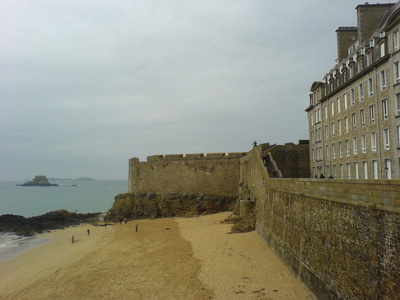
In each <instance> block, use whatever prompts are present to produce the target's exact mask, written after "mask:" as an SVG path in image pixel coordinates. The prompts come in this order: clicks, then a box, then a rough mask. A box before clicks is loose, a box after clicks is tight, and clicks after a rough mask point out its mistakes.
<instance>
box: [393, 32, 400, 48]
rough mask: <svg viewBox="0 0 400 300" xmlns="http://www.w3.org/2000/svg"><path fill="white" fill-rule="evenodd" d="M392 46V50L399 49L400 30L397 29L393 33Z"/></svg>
mask: <svg viewBox="0 0 400 300" xmlns="http://www.w3.org/2000/svg"><path fill="white" fill-rule="evenodd" d="M393 48H394V51H397V50H399V49H400V30H397V31H396V32H395V33H394V34H393Z"/></svg>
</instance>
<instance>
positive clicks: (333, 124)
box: [331, 122, 335, 136]
mask: <svg viewBox="0 0 400 300" xmlns="http://www.w3.org/2000/svg"><path fill="white" fill-rule="evenodd" d="M331 128H332V136H335V122H332V123H331Z"/></svg>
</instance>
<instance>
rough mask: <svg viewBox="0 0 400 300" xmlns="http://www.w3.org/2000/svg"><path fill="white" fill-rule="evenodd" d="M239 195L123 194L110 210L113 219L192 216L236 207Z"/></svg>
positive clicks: (117, 197)
mask: <svg viewBox="0 0 400 300" xmlns="http://www.w3.org/2000/svg"><path fill="white" fill-rule="evenodd" d="M236 200H237V194H234V195H231V196H218V195H204V194H188V193H169V194H155V193H147V194H130V193H126V194H119V195H117V196H116V197H115V201H114V204H113V206H112V208H111V209H110V210H109V212H108V217H109V218H110V219H112V220H118V219H125V218H126V219H141V218H163V217H192V216H197V215H204V214H213V213H217V212H221V211H229V210H233V209H234V207H235V205H236Z"/></svg>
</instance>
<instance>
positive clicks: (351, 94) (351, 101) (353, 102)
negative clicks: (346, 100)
mask: <svg viewBox="0 0 400 300" xmlns="http://www.w3.org/2000/svg"><path fill="white" fill-rule="evenodd" d="M350 103H351V105H355V104H356V101H355V99H354V89H351V90H350Z"/></svg>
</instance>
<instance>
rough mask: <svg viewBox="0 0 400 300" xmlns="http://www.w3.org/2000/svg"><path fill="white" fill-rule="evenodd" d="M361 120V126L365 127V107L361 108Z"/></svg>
mask: <svg viewBox="0 0 400 300" xmlns="http://www.w3.org/2000/svg"><path fill="white" fill-rule="evenodd" d="M360 122H361V127H365V110H364V109H361V110H360Z"/></svg>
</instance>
